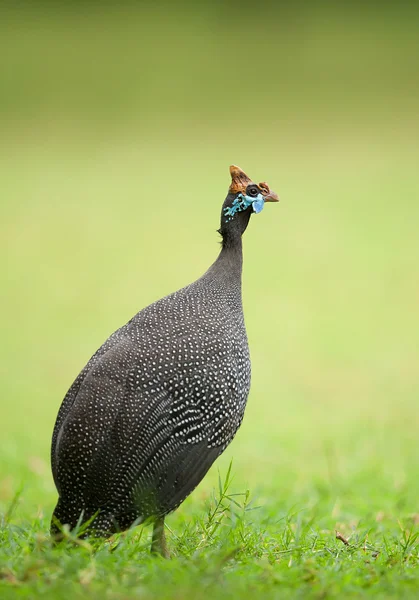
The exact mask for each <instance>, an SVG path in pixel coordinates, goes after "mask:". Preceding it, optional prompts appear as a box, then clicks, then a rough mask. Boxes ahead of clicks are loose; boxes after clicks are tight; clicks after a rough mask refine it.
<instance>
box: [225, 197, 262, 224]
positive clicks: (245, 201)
mask: <svg viewBox="0 0 419 600" xmlns="http://www.w3.org/2000/svg"><path fill="white" fill-rule="evenodd" d="M250 205H252V208H253V212H254V213H256V214H257V213H260V212H261V210H262V209H263V207H264V205H265V200H264V198H263V196H262V194H258V195H257V196H256V197H255V198H251V197H250V196H246V195H244V194H239V195H238V196H236V197H235V198H234V200H233V204H232V205H231V206H226V208H225V209H224V215H225V216H226V217H230V218H229V219H226V220H227V223H228V222H229V221H231V219H232V218H233V217H234V215H235V214H236V213H237V212H241V211H243V210H246V209H247V208H249V206H250Z"/></svg>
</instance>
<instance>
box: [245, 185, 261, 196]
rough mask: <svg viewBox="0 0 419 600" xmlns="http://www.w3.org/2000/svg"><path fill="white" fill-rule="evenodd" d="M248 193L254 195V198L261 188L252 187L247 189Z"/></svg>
mask: <svg viewBox="0 0 419 600" xmlns="http://www.w3.org/2000/svg"><path fill="white" fill-rule="evenodd" d="M247 194H248V195H249V196H252V198H256V196H257V195H258V194H259V190H258V188H257V187H251V188H249V189H248V190H247Z"/></svg>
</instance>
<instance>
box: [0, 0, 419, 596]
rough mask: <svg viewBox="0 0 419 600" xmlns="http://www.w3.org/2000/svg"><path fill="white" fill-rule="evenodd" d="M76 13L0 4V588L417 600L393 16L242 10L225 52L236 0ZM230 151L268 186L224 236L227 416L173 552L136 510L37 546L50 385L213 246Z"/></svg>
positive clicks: (412, 383)
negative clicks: (234, 324) (272, 200)
mask: <svg viewBox="0 0 419 600" xmlns="http://www.w3.org/2000/svg"><path fill="white" fill-rule="evenodd" d="M262 4H263V3H262ZM45 6H46V4H45ZM69 6H70V5H69ZM83 6H84V7H85V6H87V5H85V4H83V5H82V4H80V6H79V5H78V4H77V3H75V4H74V6H73V8H72V9H71V10H70V8H68V10H67V9H66V10H65V11H64V8H62V9H60V10H62V11H64V12H63V13H62V14H61V13H60V11H59V10H58V9H56V10H53V9H52V8H50V9H47V8H45V9H44V13H43V14H35V13H34V12H30V11H29V10H28V9H26V12H17V11H16V12H13V11H10V12H9V13H8V14H7V15H5V16H4V18H2V19H0V29H1V31H0V34H1V35H0V40H1V41H2V42H3V44H5V47H6V49H7V53H6V52H2V53H1V55H0V60H1V61H3V62H4V63H5V69H4V73H5V75H4V77H3V78H2V83H3V86H4V90H2V93H1V94H0V109H1V112H0V125H1V131H2V135H1V138H0V181H1V192H0V193H1V202H0V266H1V271H2V293H1V295H0V302H1V311H0V318H1V330H2V344H0V377H1V416H0V513H1V515H2V517H1V522H0V523H1V525H0V535H1V540H0V598H2V599H3V598H6V599H7V598H9V597H10V598H15V597H21V598H35V597H38V596H41V595H43V596H45V597H51V598H60V597H63V598H70V597H71V598H96V597H97V598H99V597H100V598H110V599H118V600H120V599H121V600H123V599H125V598H127V599H128V598H134V597H140V598H145V599H147V598H152V597H159V598H165V597H167V598H188V597H190V598H201V597H202V598H212V597H214V598H223V597H227V598H228V597H231V598H237V597H241V596H243V595H245V594H251V595H253V596H255V597H268V598H269V597H275V598H276V597H278V598H287V597H289V598H299V597H301V598H319V599H320V598H334V597H341V596H342V597H349V598H351V597H353V598H360V597H361V598H362V597H370V596H371V597H377V598H416V597H417V596H418V590H419V539H418V531H419V505H418V498H419V477H418V472H419V459H418V451H417V446H418V442H417V438H418V431H419V411H418V398H419V369H418V365H419V311H418V299H419V287H418V277H417V265H418V263H419V241H418V239H419V238H418V234H417V229H418V227H417V224H418V222H419V203H418V202H417V198H418V196H419V180H418V175H417V165H418V164H419V152H418V145H417V139H418V123H419V114H418V109H417V107H418V106H419V101H418V98H419V80H418V79H417V77H415V73H416V71H415V70H416V65H417V56H418V51H417V50H418V48H417V46H418V37H417V32H416V28H415V26H414V23H415V19H414V18H413V16H414V15H413V13H412V12H411V11H412V9H408V7H407V6H406V7H405V8H403V9H401V8H400V10H397V11H396V12H392V11H393V9H391V7H390V5H388V6H387V5H386V6H382V7H381V9H380V11H379V12H375V11H373V10H370V9H367V8H365V9H364V11H363V12H362V15H361V13H358V12H357V11H358V9H359V7H358V8H356V7H355V8H351V9H349V8H348V9H347V12H342V13H341V12H339V11H338V10H337V9H333V10H332V8H331V6H329V7H326V8H325V9H324V10H323V11H322V10H319V11H318V12H316V11H314V10H311V9H309V8H308V5H307V7H306V9H305V10H302V11H300V10H298V11H294V12H293V11H289V12H287V10H285V8H281V9H279V8H278V11H279V12H278V13H277V14H272V15H269V14H267V13H266V14H265V12H266V11H268V8H267V7H266V6H262V5H261V10H262V9H263V11H265V12H264V13H263V15H262V14H260V15H259V16H258V21H257V22H258V23H260V22H263V23H264V35H263V36H260V37H259V38H258V43H254V44H253V43H252V44H250V43H248V44H245V43H244V42H243V44H242V45H241V46H238V39H240V40H243V35H244V33H245V32H247V31H253V29H252V27H253V26H254V23H255V16H254V15H253V14H252V13H251V10H250V9H248V10H247V9H246V10H244V9H243V13H242V14H240V15H238V14H237V13H236V12H235V11H234V10H233V9H228V8H225V9H223V10H225V11H226V12H224V13H223V12H222V9H221V8H220V7H218V8H217V6H218V5H217V4H216V3H215V4H214V3H212V4H211V6H214V8H210V5H209V4H208V6H207V5H205V6H204V5H203V6H204V7H203V8H202V11H201V12H200V11H198V10H196V12H194V11H195V9H192V8H191V7H187V8H185V9H182V10H183V12H182V10H180V9H179V14H177V12H175V11H174V9H170V8H169V7H168V6H167V7H166V8H165V12H164V15H163V16H162V14H161V12H159V11H158V10H157V9H156V8H152V7H151V6H150V7H149V8H148V9H145V8H144V9H141V11H140V9H139V8H138V9H136V8H135V6H134V4H133V5H130V8H129V9H128V8H126V9H124V10H123V9H116V8H114V9H112V10H111V9H109V10H104V9H103V10H101V11H99V12H97V10H96V12H95V9H94V8H92V7H91V8H89V10H87V9H86V8H83ZM89 6H90V5H89ZM354 6H355V5H354ZM77 7H78V8H77ZM32 10H35V9H32ZM394 10H395V9H394ZM80 11H81V12H80ZM83 11H84V12H83ZM138 11H140V12H138ZM144 11H145V12H144ZM35 12H36V11H35ZM262 16H263V19H262ZM2 17H3V15H2ZM176 19H177V20H176ZM261 19H262V21H261ZM233 22H234V24H235V27H236V28H237V29H238V30H239V31H240V36H239V38H238V36H234V35H233V36H232V34H231V26H232V25H231V24H232V23H233ZM173 23H176V24H177V25H176V27H175V28H174V27H173ZM5 59H6V60H5ZM254 81H257V82H258V85H259V84H260V87H257V88H256V89H255V88H254V84H253V83H252V82H254ZM238 90H239V91H238ZM238 94H239V95H240V102H239V101H238V100H237V95H238ZM231 163H236V164H239V165H240V166H242V167H243V168H244V169H245V170H246V171H248V172H249V173H250V175H252V176H254V177H255V178H256V179H257V180H266V181H268V183H269V184H270V185H271V187H272V188H273V189H274V190H275V191H277V192H278V193H279V195H280V196H281V202H280V203H279V204H278V205H269V206H267V207H266V208H265V210H264V211H263V213H262V214H261V215H258V216H257V217H254V218H252V221H251V223H250V226H249V229H248V231H247V232H246V235H245V240H244V247H245V257H244V279H243V293H244V305H245V306H244V308H245V317H246V324H247V329H248V334H249V342H250V349H251V356H252V364H253V374H252V389H251V394H250V398H249V403H248V408H247V411H246V416H245V419H244V422H243V425H242V427H241V429H240V431H239V433H238V435H237V436H236V439H235V440H234V441H233V443H232V444H231V446H230V447H229V448H228V449H227V450H226V452H225V453H224V455H223V456H222V457H221V458H220V459H219V460H218V461H217V463H216V465H215V466H214V467H213V468H212V469H211V470H210V472H209V473H208V475H207V476H206V478H205V479H204V481H203V482H202V483H201V484H200V486H199V487H198V488H197V489H196V490H195V492H194V493H193V494H192V495H191V496H190V497H189V498H188V499H187V500H186V501H185V503H184V504H183V505H182V506H181V507H180V508H179V509H178V510H177V511H176V512H175V513H174V514H173V515H171V516H169V517H168V519H167V527H168V530H167V537H168V542H169V547H170V550H171V553H172V559H171V560H170V561H167V562H165V561H162V560H159V559H153V558H152V557H150V556H149V553H148V546H149V537H150V531H149V528H147V527H145V528H142V527H139V528H137V529H136V530H134V531H132V532H129V533H128V534H127V535H126V536H122V537H121V538H120V539H119V540H113V541H112V542H111V543H110V544H109V543H108V544H103V545H101V546H98V547H96V546H93V545H91V544H90V543H73V544H71V543H70V544H68V545H67V546H60V547H52V546H51V544H50V541H49V539H48V527H49V520H50V516H51V513H52V510H53V508H54V503H55V502H56V498H57V496H56V491H55V488H54V484H53V481H52V477H51V473H50V467H49V447H50V438H51V432H52V428H53V424H54V420H55V417H56V414H57V411H58V407H59V404H60V402H61V399H62V397H63V396H64V394H65V392H66V390H67V388H68V387H69V385H70V384H71V382H72V380H73V378H74V377H75V376H76V375H77V373H78V372H79V370H80V369H81V368H82V367H83V365H84V364H85V362H86V361H87V359H88V358H89V357H90V355H91V354H92V353H93V352H94V351H95V350H96V348H97V347H98V346H99V345H100V344H101V343H102V342H103V340H104V339H105V338H106V337H107V336H108V335H109V334H110V333H111V332H112V331H113V330H115V329H116V328H117V327H119V326H120V325H121V324H123V323H125V322H126V321H127V320H128V319H129V318H130V317H131V316H132V315H133V314H134V313H135V312H137V311H138V310H139V309H140V308H142V307H143V306H145V305H147V304H148V303H150V302H152V301H153V300H155V299H157V298H159V297H161V296H163V295H165V294H167V293H169V292H171V291H173V290H174V289H177V288H179V287H182V286H183V285H185V284H186V283H188V282H190V281H192V280H194V279H195V278H196V277H198V276H200V275H201V274H202V272H203V271H204V270H205V269H206V268H207V267H208V266H209V264H210V263H211V262H212V261H213V260H214V258H215V257H216V255H217V252H218V246H217V243H218V237H217V234H216V232H215V230H216V228H217V227H218V221H219V212H220V207H221V203H222V201H223V198H224V194H225V191H226V188H227V186H228V165H229V164H231ZM232 458H233V466H232V469H231V472H229V465H230V461H231V460H232ZM219 473H220V474H221V485H220V484H219V475H218V474H219ZM226 479H227V481H226ZM248 490H249V491H248ZM214 495H215V497H214ZM217 507H218V508H217ZM336 530H337V531H339V532H340V533H341V534H342V535H343V536H344V537H345V538H347V539H348V540H349V544H348V545H345V544H344V543H343V542H342V541H340V540H339V539H336V533H335V532H336Z"/></svg>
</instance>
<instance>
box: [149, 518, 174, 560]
mask: <svg viewBox="0 0 419 600" xmlns="http://www.w3.org/2000/svg"><path fill="white" fill-rule="evenodd" d="M151 554H160V556H162V557H163V558H170V554H169V551H168V549H167V543H166V536H165V535H164V517H158V518H157V519H156V520H155V521H154V524H153V538H152V542H151Z"/></svg>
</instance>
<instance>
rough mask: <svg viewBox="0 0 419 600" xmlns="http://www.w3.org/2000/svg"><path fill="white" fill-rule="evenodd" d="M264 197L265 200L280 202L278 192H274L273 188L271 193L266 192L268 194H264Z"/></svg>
mask: <svg viewBox="0 0 419 600" xmlns="http://www.w3.org/2000/svg"><path fill="white" fill-rule="evenodd" d="M263 199H264V200H265V202H279V197H278V194H275V192H273V191H272V190H270V191H269V193H268V194H266V196H263Z"/></svg>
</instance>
